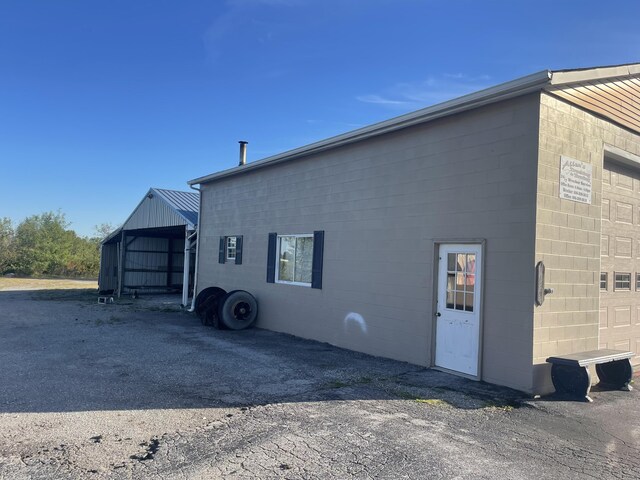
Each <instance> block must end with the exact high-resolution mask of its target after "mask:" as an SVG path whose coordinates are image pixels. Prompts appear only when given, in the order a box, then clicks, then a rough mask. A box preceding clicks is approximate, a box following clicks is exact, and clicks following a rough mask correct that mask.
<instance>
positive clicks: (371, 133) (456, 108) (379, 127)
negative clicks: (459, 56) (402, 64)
mask: <svg viewBox="0 0 640 480" xmlns="http://www.w3.org/2000/svg"><path fill="white" fill-rule="evenodd" d="M550 79H551V72H550V71H549V70H542V71H540V72H537V73H534V74H531V75H527V76H526V77H522V78H518V79H516V80H512V81H510V82H506V83H502V84H500V85H496V86H494V87H491V88H487V89H485V90H481V91H479V92H475V93H470V94H468V95H464V96H462V97H458V98H455V99H453V100H449V101H447V102H444V103H440V104H438V105H433V106H431V107H427V108H423V109H421V110H418V111H416V112H412V113H408V114H406V115H401V116H399V117H395V118H392V119H390V120H386V121H384V122H379V123H376V124H373V125H370V126H368V127H363V128H360V129H357V130H353V131H351V132H347V133H344V134H341V135H337V136H335V137H331V138H328V139H325V140H321V141H319V142H315V143H312V144H310V145H306V146H304V147H300V148H296V149H293V150H289V151H286V152H283V153H280V154H277V155H273V156H271V157H267V158H264V159H262V160H258V161H256V162H252V163H249V164H246V165H242V166H238V167H234V168H231V169H228V170H223V171H221V172H217V173H213V174H210V175H205V176H203V177H198V178H195V179H193V180H189V181H188V182H187V183H188V184H189V185H197V184H203V183H209V182H212V181H216V180H219V179H222V178H225V177H230V176H233V175H238V174H241V173H247V172H250V171H253V170H256V169H259V168H263V167H266V166H270V165H275V164H278V163H281V162H285V161H289V160H293V159H295V158H302V157H305V156H308V155H312V154H315V153H320V152H324V151H326V150H330V149H333V148H337V147H341V146H344V145H348V144H351V143H354V142H359V141H361V140H365V139H368V138H372V137H376V136H379V135H383V134H386V133H390V132H394V131H397V130H401V129H403V128H407V127H411V126H414V125H418V124H421V123H426V122H429V121H431V120H435V119H438V118H442V117H445V116H448V115H453V114H456V113H461V112H464V111H467V110H471V109H473V108H477V107H481V106H484V105H488V104H491V103H495V102H498V101H502V100H507V99H509V98H514V97H518V96H521V95H525V94H527V93H531V92H534V91H537V90H541V89H542V88H543V87H544V86H545V85H547V84H548V83H549V81H550Z"/></svg>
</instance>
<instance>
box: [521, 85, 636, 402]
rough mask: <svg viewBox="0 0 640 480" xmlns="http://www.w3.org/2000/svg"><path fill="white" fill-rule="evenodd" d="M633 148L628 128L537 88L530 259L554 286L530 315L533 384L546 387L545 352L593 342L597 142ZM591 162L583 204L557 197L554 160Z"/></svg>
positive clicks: (574, 349) (595, 319) (596, 315)
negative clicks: (543, 269)
mask: <svg viewBox="0 0 640 480" xmlns="http://www.w3.org/2000/svg"><path fill="white" fill-rule="evenodd" d="M605 144H608V145H612V146H615V147H618V148H620V149H622V150H625V151H628V152H631V153H635V154H636V155H638V154H640V138H639V137H638V136H637V135H634V134H632V133H631V132H629V131H628V130H625V129H623V128H621V127H618V126H616V125H615V124H613V123H611V122H609V121H606V120H603V119H601V118H598V117H597V116H596V115H593V114H590V113H588V112H586V111H584V110H581V109H579V108H577V107H574V106H572V105H570V104H569V103H567V102H566V101H564V100H560V99H559V98H557V97H555V96H552V95H549V94H546V93H543V94H542V96H541V105H540V150H539V168H538V194H537V197H538V198H537V207H536V211H537V214H536V218H537V225H536V261H540V260H542V261H543V262H544V264H545V266H546V284H547V286H548V287H552V288H553V289H554V290H555V292H554V293H553V294H552V295H550V296H548V297H547V298H546V300H545V302H544V304H543V305H542V306H540V307H537V308H536V309H535V315H534V349H533V361H534V391H535V392H536V393H547V392H549V391H552V389H553V387H552V385H551V377H550V374H549V366H548V364H546V363H545V360H546V358H547V357H549V356H551V355H562V354H567V353H573V352H578V351H584V350H591V349H597V348H598V346H599V344H598V328H599V309H600V306H599V294H600V289H599V279H600V239H601V224H602V213H601V211H602V171H603V158H604V145H605ZM561 156H567V157H570V158H573V159H576V160H579V161H581V162H584V163H588V164H590V165H592V169H593V171H592V175H593V179H592V199H591V204H590V205H589V204H585V203H579V202H574V201H571V200H564V199H560V196H559V190H560V161H561V160H560V159H561Z"/></svg>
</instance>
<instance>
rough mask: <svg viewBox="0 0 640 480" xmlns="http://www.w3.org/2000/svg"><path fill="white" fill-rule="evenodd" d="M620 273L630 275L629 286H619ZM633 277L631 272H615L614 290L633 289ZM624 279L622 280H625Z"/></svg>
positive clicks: (628, 290)
mask: <svg viewBox="0 0 640 480" xmlns="http://www.w3.org/2000/svg"><path fill="white" fill-rule="evenodd" d="M618 275H629V286H628V287H626V288H625V287H618V278H617V277H618ZM632 279H633V277H632V276H631V272H613V291H614V292H615V291H618V292H630V291H631V282H632V281H633V280H632ZM623 281H624V280H620V282H623Z"/></svg>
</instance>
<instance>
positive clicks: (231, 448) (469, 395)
mask: <svg viewBox="0 0 640 480" xmlns="http://www.w3.org/2000/svg"><path fill="white" fill-rule="evenodd" d="M592 397H593V399H594V403H592V404H585V403H579V402H571V401H563V400H558V399H553V398H545V399H540V400H532V399H530V398H527V397H526V396H524V395H523V394H521V393H519V392H515V391H513V390H508V389H503V388H499V387H495V386H491V385H487V384H483V383H478V382H472V381H468V380H465V379H462V378H458V377H455V376H451V375H447V374H445V373H441V372H437V371H433V370H428V369H424V368H421V367H418V366H415V365H409V364H406V363H401V362H395V361H392V360H386V359H381V358H375V357H371V356H367V355H363V354H358V353H354V352H349V351H345V350H341V349H338V348H334V347H332V346H330V345H327V344H322V343H317V342H313V341H307V340H303V339H299V338H294V337H291V336H288V335H282V334H278V333H273V332H268V331H265V330H260V329H252V330H248V331H242V332H230V331H217V330H213V329H211V328H207V327H203V326H202V325H201V324H200V322H199V320H198V319H197V318H196V317H195V316H193V315H190V314H187V313H184V312H181V311H177V310H176V309H174V308H172V307H170V306H167V305H163V304H162V303H158V302H156V303H153V302H152V301H146V300H144V299H141V300H139V301H133V300H130V299H127V300H126V301H123V302H121V303H116V304H113V305H98V304H97V303H96V297H95V294H90V293H88V292H83V291H60V292H51V291H39V292H26V291H23V292H0V478H2V479H12V480H13V479H16V480H18V479H52V478H53V479H57V478H61V479H94V478H95V479H101V478H110V479H111V478H113V479H143V478H144V479H147V478H163V479H211V478H247V479H249V478H250V479H271V478H287V479H316V478H317V479H344V478H355V479H368V478H390V479H396V478H398V479H400V478H411V479H415V478H426V479H431V478H434V479H439V478H443V479H453V478H455V479H485V478H486V479H489V478H491V479H546V478H549V479H575V478H597V479H608V478H629V479H638V478H640V453H639V452H640V422H639V421H638V418H640V402H639V397H638V392H637V391H633V392H621V391H598V390H597V389H595V391H593V394H592Z"/></svg>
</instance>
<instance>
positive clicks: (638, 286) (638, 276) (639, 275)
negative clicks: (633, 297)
mask: <svg viewBox="0 0 640 480" xmlns="http://www.w3.org/2000/svg"><path fill="white" fill-rule="evenodd" d="M636 290H640V273H636Z"/></svg>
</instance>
